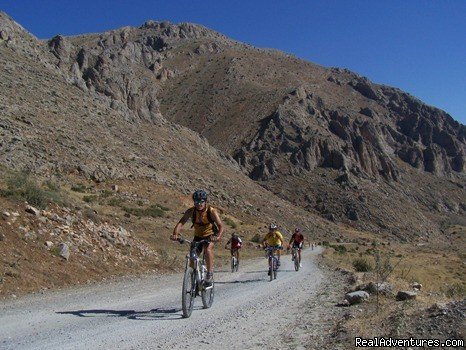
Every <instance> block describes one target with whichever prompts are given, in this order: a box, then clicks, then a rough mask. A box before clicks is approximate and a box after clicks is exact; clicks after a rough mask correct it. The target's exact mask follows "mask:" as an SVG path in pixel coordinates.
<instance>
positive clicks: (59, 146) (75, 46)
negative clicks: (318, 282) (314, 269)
mask: <svg viewBox="0 0 466 350" xmlns="http://www.w3.org/2000/svg"><path fill="white" fill-rule="evenodd" d="M0 23H1V25H0V38H1V39H2V42H1V43H0V45H1V50H2V51H1V52H2V55H1V64H2V75H3V77H2V85H3V86H2V87H3V89H4V92H3V93H2V94H1V95H0V97H1V98H2V100H3V101H2V105H3V106H4V107H3V108H2V114H1V115H2V123H3V125H2V128H3V134H4V137H5V141H4V142H2V146H1V147H2V150H1V153H0V156H1V158H2V160H3V161H5V162H6V163H7V164H9V165H10V166H12V167H16V168H18V167H24V166H27V167H29V168H31V169H33V170H34V171H49V169H55V171H60V172H61V171H65V172H73V171H76V172H79V173H81V174H83V175H85V176H88V177H91V178H94V179H95V180H97V181H101V180H105V179H109V178H118V177H136V178H137V177H139V176H149V177H151V178H154V179H155V180H156V181H158V183H162V184H166V185H169V186H174V187H176V188H179V189H181V190H183V191H185V193H187V192H189V191H190V190H191V189H192V188H193V187H197V185H196V183H199V181H201V179H202V180H204V178H203V177H196V176H192V174H204V173H206V175H205V178H206V179H209V180H207V181H206V182H205V186H206V187H211V188H219V187H220V188H221V189H222V192H223V197H224V198H228V200H226V199H224V200H223V204H224V205H228V204H229V203H231V204H232V205H234V204H235V203H234V202H233V201H232V200H231V199H232V198H236V197H238V198H241V199H238V200H237V204H239V203H241V204H244V201H247V202H249V203H252V206H256V205H259V204H258V203H261V202H263V201H264V198H268V200H270V201H273V202H277V201H279V203H280V204H279V206H280V207H281V206H282V205H285V206H288V209H287V210H286V212H287V213H291V212H293V213H296V216H297V217H299V216H301V217H302V216H306V217H311V218H312V219H311V220H310V221H311V222H312V221H314V220H316V221H317V222H320V221H319V220H320V219H316V218H317V216H315V214H317V215H318V216H320V217H322V218H323V219H324V222H325V220H326V221H327V222H343V223H345V224H347V225H350V226H351V227H355V228H358V229H363V230H368V231H371V232H381V233H383V234H385V235H388V236H391V237H396V238H398V239H402V240H403V239H411V238H414V237H418V238H428V237H430V236H438V233H439V232H441V231H442V230H443V226H442V225H443V224H444V223H445V220H446V221H448V222H450V221H452V222H456V221H458V220H461V217H463V216H464V213H465V211H466V190H465V186H466V182H465V174H466V166H465V159H466V127H465V126H464V125H461V124H460V123H458V122H456V121H455V120H453V118H452V117H451V116H449V115H448V114H447V113H445V112H443V111H441V110H439V109H436V108H434V107H431V106H428V105H426V104H424V103H423V102H422V101H420V100H418V99H416V98H415V97H413V96H411V95H409V94H407V93H404V92H402V91H401V90H399V89H396V88H392V87H388V86H384V85H378V84H374V83H372V82H370V81H369V80H368V79H367V78H364V77H361V76H359V75H357V74H355V73H352V72H350V71H348V70H345V69H339V68H325V67H322V66H318V65H316V64H313V63H310V62H306V61H303V60H300V59H297V58H295V57H293V56H290V55H288V54H286V53H282V52H278V51H275V50H263V49H257V48H254V47H252V46H249V45H245V44H243V43H239V42H236V41H233V40H231V39H229V38H227V37H225V36H223V35H221V34H219V33H216V32H214V31H211V30H209V29H207V28H204V27H202V26H199V25H194V24H189V23H182V24H178V25H175V24H171V23H168V22H161V23H159V22H154V21H148V22H146V23H144V24H143V25H142V26H140V27H138V28H132V27H124V28H120V29H116V30H113V31H109V32H105V33H100V34H89V35H79V36H74V37H63V36H60V35H57V36H55V37H54V38H52V39H50V40H46V41H39V40H37V39H35V38H34V37H33V36H32V35H30V34H28V33H27V32H26V31H25V30H24V29H22V28H21V27H20V26H19V25H17V24H16V23H14V22H13V21H12V20H11V19H10V18H8V16H7V15H5V14H3V15H2V16H1V20H0ZM44 87H46V88H44ZM15 91H24V93H22V94H19V95H18V94H15V93H14V92H15ZM5 117H7V118H5ZM7 140H8V141H7ZM50 149H53V150H54V151H53V152H50V151H49V150H50ZM31 155H32V156H31ZM174 174H178V175H177V176H175V175H174ZM254 196H255V198H252V199H251V198H250V197H254ZM263 196H267V197H263ZM277 196H278V197H279V198H281V200H278V197H277ZM221 198H222V195H219V199H220V200H222V199H221ZM239 207H241V206H240V205H238V208H239ZM298 208H299V209H298ZM297 213H299V215H298V214H297ZM267 215H268V216H269V217H274V216H275V215H276V214H275V213H274V212H273V211H269V212H268V214H267ZM288 215H291V214H286V215H283V217H285V218H286V217H287V216H288ZM294 215H295V214H293V216H294ZM294 217H295V216H294ZM307 225H308V227H311V226H312V224H311V223H310V222H307Z"/></svg>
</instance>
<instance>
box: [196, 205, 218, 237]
mask: <svg viewBox="0 0 466 350" xmlns="http://www.w3.org/2000/svg"><path fill="white" fill-rule="evenodd" d="M192 209H193V210H194V214H193V215H194V225H193V226H194V237H202V238H204V237H208V236H210V235H212V234H213V233H214V230H213V227H212V224H211V223H210V221H209V216H208V214H207V210H208V208H207V207H206V209H205V210H204V211H198V210H196V208H195V207H193V208H192ZM213 210H214V208H213V207H210V214H211V216H212V211H213Z"/></svg>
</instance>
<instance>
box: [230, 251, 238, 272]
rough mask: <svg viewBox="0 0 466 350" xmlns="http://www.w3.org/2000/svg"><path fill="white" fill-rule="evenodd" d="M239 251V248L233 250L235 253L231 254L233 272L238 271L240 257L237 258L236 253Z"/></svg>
mask: <svg viewBox="0 0 466 350" xmlns="http://www.w3.org/2000/svg"><path fill="white" fill-rule="evenodd" d="M237 252H238V250H237V249H236V250H234V251H233V255H232V256H231V272H235V271H236V272H238V268H239V259H238V258H237V256H236V253H237Z"/></svg>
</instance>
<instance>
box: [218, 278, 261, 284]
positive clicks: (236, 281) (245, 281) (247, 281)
mask: <svg viewBox="0 0 466 350" xmlns="http://www.w3.org/2000/svg"><path fill="white" fill-rule="evenodd" d="M262 280H263V279H260V278H256V279H252V280H244V281H239V280H235V281H228V282H222V281H215V284H235V283H252V282H260V281H262Z"/></svg>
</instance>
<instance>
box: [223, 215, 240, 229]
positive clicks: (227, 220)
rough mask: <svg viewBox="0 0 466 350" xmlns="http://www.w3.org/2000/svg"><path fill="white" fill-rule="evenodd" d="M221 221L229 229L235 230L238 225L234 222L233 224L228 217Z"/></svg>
mask: <svg viewBox="0 0 466 350" xmlns="http://www.w3.org/2000/svg"><path fill="white" fill-rule="evenodd" d="M223 221H225V223H226V224H227V225H228V226H230V227H231V228H237V227H238V224H237V223H236V222H234V221H233V220H232V219H230V218H229V217H226V218H225V219H224V220H223Z"/></svg>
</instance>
